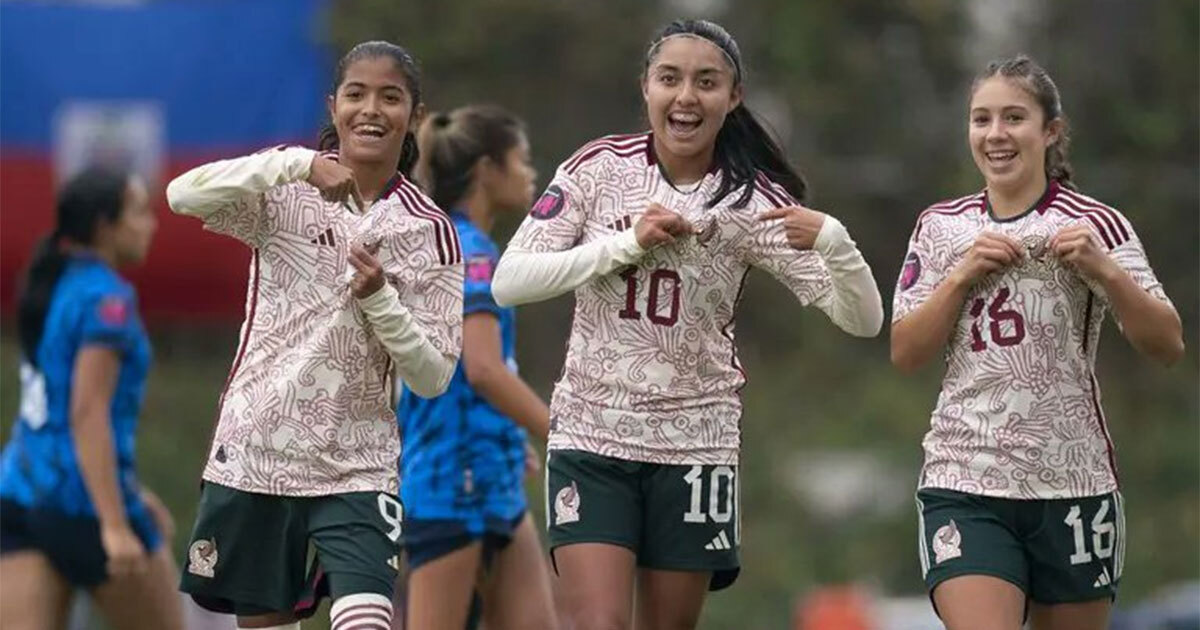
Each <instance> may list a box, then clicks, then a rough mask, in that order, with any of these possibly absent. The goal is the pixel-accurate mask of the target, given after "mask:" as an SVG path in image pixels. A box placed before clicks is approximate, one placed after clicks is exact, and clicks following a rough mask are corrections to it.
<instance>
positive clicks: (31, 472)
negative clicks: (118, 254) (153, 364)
mask: <svg viewBox="0 0 1200 630" xmlns="http://www.w3.org/2000/svg"><path fill="white" fill-rule="evenodd" d="M93 345H99V346H104V347H107V348H111V349H113V350H115V351H116V352H117V353H119V354H120V358H121V367H120V374H119V375H118V377H117V384H116V389H115V391H114V392H113V398H112V404H111V406H110V408H109V413H110V418H111V422H112V435H113V442H114V443H115V446H116V461H117V468H118V482H119V484H120V488H121V495H122V497H123V499H124V503H125V509H126V512H127V513H129V516H130V518H134V517H140V516H144V512H145V506H144V505H143V503H142V501H141V498H140V490H139V487H140V486H139V484H138V481H137V477H136V475H135V473H134V433H135V432H136V430H137V422H138V412H139V411H140V409H141V406H142V392H143V390H144V389H145V384H146V374H147V372H148V371H149V368H150V340H149V338H148V337H147V336H146V331H145V329H144V328H143V327H142V322H141V319H140V318H139V317H138V312H137V295H136V293H135V292H134V289H133V287H132V286H130V285H129V284H128V283H127V282H125V281H124V280H122V279H121V278H120V276H118V275H117V274H116V272H114V271H113V270H112V269H111V268H109V267H108V266H107V265H106V264H104V263H103V262H101V261H100V260H97V259H95V258H92V257H85V256H76V257H73V258H71V259H70V260H69V261H68V262H67V265H66V268H65V269H64V271H63V274H62V276H60V278H59V281H58V283H57V284H56V285H55V287H54V292H53V295H52V296H51V298H50V305H49V309H48V310H47V313H46V326H45V331H44V333H43V334H42V340H41V343H40V344H39V345H38V348H37V355H36V358H37V362H36V367H35V366H34V365H32V364H31V363H30V362H29V361H25V362H23V363H22V365H21V407H20V411H19V413H18V415H17V420H16V426H15V427H14V428H13V432H12V437H11V439H10V440H9V442H8V444H6V445H5V447H4V451H3V453H2V454H0V497H3V498H5V499H7V500H10V501H14V502H16V503H19V504H21V505H24V506H27V507H36V508H46V509H51V510H55V511H60V512H64V513H66V514H69V515H74V516H93V517H94V516H95V515H96V511H95V508H94V507H93V506H92V501H91V498H90V496H89V495H88V492H87V488H86V486H85V485H84V483H83V477H82V475H81V473H80V470H79V463H78V461H77V459H76V457H75V448H74V443H73V440H72V437H71V419H70V406H71V389H72V382H71V381H72V374H73V372H74V369H75V358H76V355H77V354H78V353H79V351H80V349H81V348H83V347H85V346H93Z"/></svg>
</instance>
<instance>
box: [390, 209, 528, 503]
mask: <svg viewBox="0 0 1200 630" xmlns="http://www.w3.org/2000/svg"><path fill="white" fill-rule="evenodd" d="M450 216H451V218H452V219H454V225H455V227H456V228H458V236H459V240H460V242H461V243H462V249H463V260H464V262H465V264H466V269H465V274H464V280H463V315H464V317H467V316H470V315H472V314H476V313H488V314H491V315H493V316H495V317H496V319H497V320H499V322H500V336H501V349H502V351H503V353H504V360H505V362H507V363H508V365H509V367H510V368H511V369H513V370H514V371H515V370H516V361H515V358H514V350H515V347H516V330H515V312H514V309H512V308H501V307H500V306H498V305H497V304H496V301H495V299H493V298H492V271H493V270H494V269H495V268H496V263H497V262H498V261H499V260H500V252H499V249H498V248H497V247H496V244H495V243H494V242H492V240H491V239H490V238H489V237H488V235H487V234H486V233H484V232H483V231H482V230H480V229H479V228H477V227H475V226H474V225H473V224H472V223H471V221H470V220H469V219H467V217H466V216H464V215H463V214H462V213H460V212H451V213H450ZM396 413H397V418H398V420H399V422H400V436H401V443H402V448H401V458H400V497H401V499H402V500H403V503H404V516H405V518H419V519H455V520H474V519H477V518H480V517H492V518H500V519H513V518H516V517H517V516H518V515H519V514H520V513H521V512H522V511H523V510H524V509H525V489H524V486H523V477H524V466H525V431H524V429H522V428H520V427H518V426H517V425H516V424H515V423H514V422H513V421H512V420H510V419H509V418H507V417H505V416H504V415H502V414H501V413H500V412H499V411H497V410H496V409H495V408H494V407H492V406H491V405H490V404H488V402H487V401H486V400H484V399H483V397H482V396H480V395H479V393H478V392H476V391H475V390H474V389H473V388H472V387H471V384H470V383H469V382H467V375H466V373H465V372H464V370H463V364H462V362H461V361H460V362H459V364H458V366H457V367H456V368H455V371H454V377H453V379H452V380H451V381H450V386H449V388H447V389H446V392H445V393H444V394H442V395H441V396H438V397H436V398H431V399H427V398H421V397H419V396H416V395H414V394H413V393H412V392H409V391H407V390H406V391H405V392H404V393H403V395H402V396H401V399H400V404H399V407H398V408H397V410H396Z"/></svg>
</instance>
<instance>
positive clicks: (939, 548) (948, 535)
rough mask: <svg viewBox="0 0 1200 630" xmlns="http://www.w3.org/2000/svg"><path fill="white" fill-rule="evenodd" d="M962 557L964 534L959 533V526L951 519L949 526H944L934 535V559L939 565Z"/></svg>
mask: <svg viewBox="0 0 1200 630" xmlns="http://www.w3.org/2000/svg"><path fill="white" fill-rule="evenodd" d="M961 555H962V533H961V532H959V531H958V525H957V524H956V523H955V522H954V519H950V524H949V525H942V526H941V527H939V528H938V530H937V531H936V532H934V534H933V557H934V560H935V561H936V562H937V563H938V564H941V563H943V562H945V561H946V560H951V559H953V558H957V557H959V556H961Z"/></svg>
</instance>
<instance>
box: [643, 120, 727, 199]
mask: <svg viewBox="0 0 1200 630" xmlns="http://www.w3.org/2000/svg"><path fill="white" fill-rule="evenodd" d="M646 162H647V165H648V166H653V167H655V168H656V169H658V176H659V177H661V178H662V180H663V181H664V182H666V183H667V185H668V186H670V187H671V190H674V191H675V192H678V193H679V194H681V195H691V194H693V193H695V192H696V191H698V190H700V189H701V188H704V184H705V182H706V181H707V180H708V178H709V176H710V175H715V174H716V173H718V172H719V171H720V170H721V169H720V168H719V167H718V165H717V156H716V153H715V152H714V153H713V161H712V164H710V165H709V166H708V170H707V171H705V173H704V176H703V177H701V178H700V179H698V180H696V181H695V186H694V187H693V188H691V190H685V189H683V188H680V187H679V186H676V185H675V182H673V181H671V178H670V177H669V176H668V175H667V169H666V168H664V167H663V163H662V160H660V159H658V155H657V154H656V153H655V152H654V132H653V131H649V132H647V133H646ZM689 186H691V185H690V184H689Z"/></svg>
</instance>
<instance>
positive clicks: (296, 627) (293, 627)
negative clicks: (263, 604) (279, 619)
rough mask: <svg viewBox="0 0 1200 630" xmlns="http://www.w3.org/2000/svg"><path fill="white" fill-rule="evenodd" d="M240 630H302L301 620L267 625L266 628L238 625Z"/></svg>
mask: <svg viewBox="0 0 1200 630" xmlns="http://www.w3.org/2000/svg"><path fill="white" fill-rule="evenodd" d="M238 630H300V622H299V621H296V622H293V623H285V624H282V625H279V626H267V627H266V628H243V627H242V626H238Z"/></svg>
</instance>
